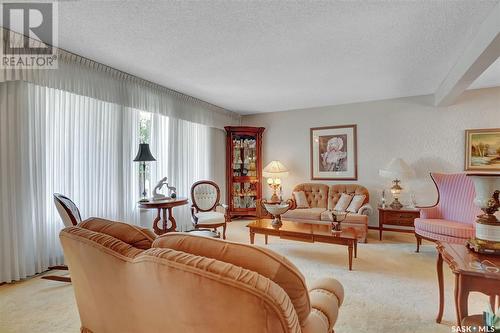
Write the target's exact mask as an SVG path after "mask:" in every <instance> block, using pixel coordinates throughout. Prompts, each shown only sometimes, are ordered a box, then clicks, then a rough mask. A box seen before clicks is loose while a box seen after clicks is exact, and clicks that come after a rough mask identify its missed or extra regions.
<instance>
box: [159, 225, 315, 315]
mask: <svg viewBox="0 0 500 333" xmlns="http://www.w3.org/2000/svg"><path fill="white" fill-rule="evenodd" d="M153 248H169V249H173V250H176V251H182V252H187V253H191V254H194V255H198V256H203V257H208V258H212V259H216V260H220V261H223V262H226V263H230V264H233V265H236V266H239V267H242V268H245V269H249V270H251V271H254V272H257V273H259V274H260V275H263V276H265V277H267V278H268V279H270V280H272V281H273V282H274V283H276V284H278V285H279V286H280V287H281V288H283V290H285V292H286V293H287V295H288V296H289V297H290V300H291V301H292V304H293V306H294V308H295V311H296V312H297V316H298V317H299V321H300V322H301V323H302V322H304V321H305V320H306V318H307V316H308V315H309V312H310V311H311V305H310V302H309V293H308V290H307V287H306V284H305V280H304V276H303V275H302V273H300V271H299V270H298V269H297V267H295V265H294V264H292V263H291V262H290V261H288V259H286V258H285V257H283V256H280V255H278V254H276V253H275V252H272V251H270V250H267V249H265V248H261V247H257V246H252V245H247V244H242V243H233V242H228V241H224V240H220V239H215V238H207V237H200V236H193V235H189V234H183V233H169V234H165V235H163V236H161V237H158V238H157V239H156V241H155V242H154V243H153Z"/></svg>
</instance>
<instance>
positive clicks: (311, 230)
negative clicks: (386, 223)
mask: <svg viewBox="0 0 500 333" xmlns="http://www.w3.org/2000/svg"><path fill="white" fill-rule="evenodd" d="M271 222H272V220H270V219H260V220H257V221H254V222H252V223H250V224H248V225H247V227H248V228H249V229H250V243H251V244H253V243H254V240H255V234H263V235H264V236H265V242H266V244H267V238H268V236H278V237H279V238H282V239H289V240H296V241H301V242H309V243H314V242H319V243H330V244H339V245H345V246H347V253H348V255H349V270H350V271H352V254H353V250H354V258H357V257H358V240H357V235H356V230H355V229H354V228H345V229H343V230H342V231H341V233H333V232H332V230H331V225H330V224H313V223H303V222H291V221H283V225H282V226H281V227H275V226H273V225H272V224H271Z"/></svg>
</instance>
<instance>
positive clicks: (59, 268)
mask: <svg viewBox="0 0 500 333" xmlns="http://www.w3.org/2000/svg"><path fill="white" fill-rule="evenodd" d="M55 269H56V270H60V271H67V270H68V266H66V265H57V266H49V270H55Z"/></svg>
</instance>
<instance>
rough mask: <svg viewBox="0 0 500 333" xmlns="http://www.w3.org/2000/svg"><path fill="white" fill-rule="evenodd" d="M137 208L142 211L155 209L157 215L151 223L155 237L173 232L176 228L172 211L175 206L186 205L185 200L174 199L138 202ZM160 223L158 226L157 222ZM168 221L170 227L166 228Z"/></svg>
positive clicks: (186, 200)
mask: <svg viewBox="0 0 500 333" xmlns="http://www.w3.org/2000/svg"><path fill="white" fill-rule="evenodd" d="M138 204H139V207H140V208H143V209H156V210H157V212H158V213H157V215H156V218H155V219H154V221H153V230H154V232H155V234H157V235H163V234H164V233H167V232H172V231H175V229H176V228H177V223H176V222H175V218H174V215H173V214H172V209H173V208H174V207H177V206H184V205H187V204H188V199H187V198H175V199H166V200H161V201H148V202H139V203H138ZM160 221H161V222H162V223H161V225H160V226H158V222H160ZM168 221H170V227H168Z"/></svg>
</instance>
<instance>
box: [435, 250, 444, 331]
mask: <svg viewBox="0 0 500 333" xmlns="http://www.w3.org/2000/svg"><path fill="white" fill-rule="evenodd" d="M436 270H437V276H438V287H439V310H438V314H437V317H436V323H438V324H441V319H443V308H444V290H443V257H442V256H441V253H440V252H439V251H438V258H437V263H436Z"/></svg>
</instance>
